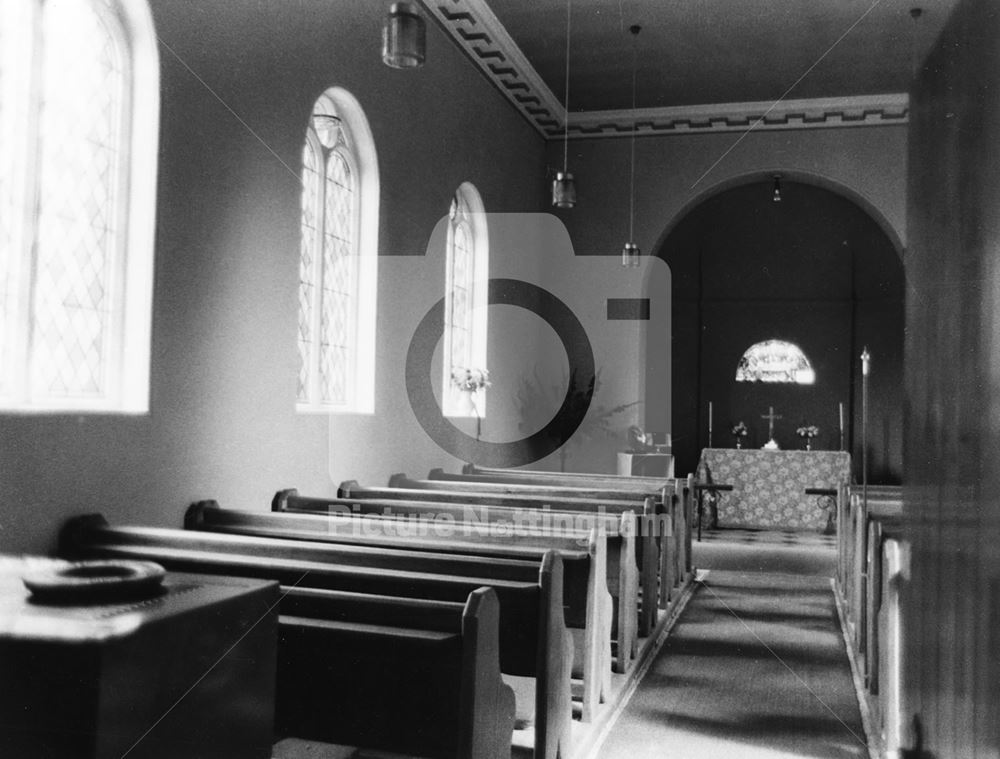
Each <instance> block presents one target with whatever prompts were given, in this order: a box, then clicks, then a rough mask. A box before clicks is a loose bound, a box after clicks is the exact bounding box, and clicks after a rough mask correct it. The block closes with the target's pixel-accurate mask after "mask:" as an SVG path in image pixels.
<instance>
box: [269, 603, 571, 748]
mask: <svg viewBox="0 0 1000 759" xmlns="http://www.w3.org/2000/svg"><path fill="white" fill-rule="evenodd" d="M292 592H302V591H295V590H293V591H292ZM312 592H313V593H316V594H330V593H331V591H312ZM287 600H288V599H287V598H286V601H287ZM396 600H397V599H388V600H387V599H385V598H384V597H382V598H380V599H379V600H378V602H376V603H375V604H364V603H359V602H358V601H352V602H349V603H347V604H344V603H339V602H338V601H339V599H337V598H336V597H335V596H334V597H330V598H320V597H315V596H314V597H310V598H308V601H309V603H308V605H307V609H300V608H291V609H289V610H288V612H287V613H286V612H285V610H284V609H283V610H282V614H281V615H280V617H279V623H278V624H279V628H278V635H279V639H278V641H279V642H278V671H277V684H276V687H277V692H276V709H275V711H276V714H275V720H276V724H277V725H278V726H279V729H280V731H281V733H280V736H281V737H284V736H288V735H291V736H295V737H299V738H306V739H311V740H320V741H325V742H330V743H337V744H345V745H350V746H360V747H364V748H372V749H378V750H384V751H396V752H406V753H408V754H410V753H413V754H418V755H421V756H430V757H454V756H459V757H466V758H467V759H478V758H479V757H493V758H494V759H501V757H503V759H509V757H510V751H511V735H512V732H513V728H514V709H515V707H514V692H513V690H512V689H511V688H510V687H509V686H508V685H506V684H504V682H503V680H502V679H501V677H500V666H499V639H498V630H499V617H500V606H499V603H498V601H497V597H496V594H495V592H494V591H493V590H491V589H490V588H480V589H478V590H475V591H473V592H472V593H471V594H470V596H469V599H468V601H466V603H465V604H464V605H463V604H452V603H447V602H427V601H424V602H419V603H418V604H417V605H418V606H419V605H422V608H421V609H420V612H421V613H420V614H419V617H420V622H419V623H417V622H416V620H414V621H411V622H409V621H407V620H405V618H403V615H402V614H400V613H399V611H400V610H405V611H414V604H412V603H411V604H410V605H408V606H403V607H397V608H396V609H394V608H393V603H394V602H395V601H396ZM284 605H287V606H293V607H294V606H295V605H294V604H283V606H284ZM298 605H299V606H303V605H304V604H298ZM351 606H353V607H356V608H355V609H353V610H352V609H351V608H350V607H351ZM324 607H329V608H324ZM306 611H308V613H305V612H306ZM351 612H353V613H351ZM365 612H369V613H367V614H366V613H365ZM392 617H395V618H394V619H393V618H392ZM428 693H433V694H434V697H433V698H428V697H427V694H428ZM552 755H553V756H555V754H552Z"/></svg>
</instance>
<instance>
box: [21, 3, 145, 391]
mask: <svg viewBox="0 0 1000 759" xmlns="http://www.w3.org/2000/svg"><path fill="white" fill-rule="evenodd" d="M108 23H109V21H108V20H107V19H105V18H102V17H101V16H99V15H98V14H97V13H96V12H95V10H94V9H93V8H92V7H91V5H90V4H89V3H86V2H83V1H82V0H65V2H61V3H49V4H47V5H46V6H45V11H44V16H43V36H44V39H45V52H44V58H43V69H42V70H43V74H42V76H43V92H44V98H43V100H42V104H41V117H40V142H41V146H40V149H41V172H40V188H39V207H40V217H39V225H38V240H37V260H36V280H35V289H34V331H33V335H32V344H33V366H32V388H33V390H34V393H35V395H36V397H99V396H101V395H102V394H103V393H104V392H105V391H106V390H107V381H108V371H109V367H108V356H109V352H110V349H111V347H112V346H111V345H109V341H110V337H111V336H110V334H109V332H110V328H111V327H112V326H113V325H112V324H111V321H110V316H111V309H112V308H113V307H114V305H115V304H113V303H112V302H111V299H110V295H111V292H112V287H113V285H114V280H115V278H117V277H120V276H121V272H120V271H119V270H118V267H119V265H120V260H119V255H118V241H119V233H120V230H119V229H118V227H117V224H118V221H119V220H118V218H117V213H116V212H117V199H118V195H119V192H120V190H121V188H120V181H119V174H120V171H119V160H120V158H121V156H120V153H119V146H120V145H121V144H122V106H123V101H124V97H125V91H124V88H125V78H124V71H123V66H122V60H121V57H120V55H119V51H118V45H117V36H116V33H115V31H113V30H112V29H111V28H109V26H108Z"/></svg>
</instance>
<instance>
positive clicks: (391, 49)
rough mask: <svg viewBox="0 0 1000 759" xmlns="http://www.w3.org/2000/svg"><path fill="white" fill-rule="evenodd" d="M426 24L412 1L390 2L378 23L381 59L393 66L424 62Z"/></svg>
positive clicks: (403, 67) (425, 56) (401, 67)
mask: <svg viewBox="0 0 1000 759" xmlns="http://www.w3.org/2000/svg"><path fill="white" fill-rule="evenodd" d="M426 58H427V26H426V24H425V23H424V19H423V17H422V16H421V15H420V13H418V12H417V8H416V6H415V5H414V4H413V3H393V4H392V5H390V6H389V12H388V13H387V14H386V17H385V22H384V23H383V24H382V62H383V63H385V65H386V66H391V67H392V68H394V69H410V68H416V67H418V66H423V65H424V60H425V59H426Z"/></svg>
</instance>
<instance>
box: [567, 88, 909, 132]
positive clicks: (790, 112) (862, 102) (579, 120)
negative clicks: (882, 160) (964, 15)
mask: <svg viewBox="0 0 1000 759" xmlns="http://www.w3.org/2000/svg"><path fill="white" fill-rule="evenodd" d="M908 115H909V96H908V95H906V94H905V93H902V94H890V95H859V96H854V97H845V98H812V99H808V100H783V101H780V102H777V103H772V102H762V103H719V104H715V105H689V106H678V107H672V108H638V109H636V110H634V111H633V110H620V111H586V112H581V113H571V114H570V116H569V136H570V138H573V137H620V136H624V135H630V134H631V133H632V128H633V125H634V126H635V131H636V134H638V135H650V134H692V133H702V132H745V131H747V130H753V131H758V130H773V129H817V128H827V129H829V128H832V127H854V126H879V125H884V124H905V123H906V122H907V118H908ZM558 134H561V133H560V132H555V133H550V134H548V135H547V136H548V137H556V136H558Z"/></svg>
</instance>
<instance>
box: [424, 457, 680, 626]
mask: <svg viewBox="0 0 1000 759" xmlns="http://www.w3.org/2000/svg"><path fill="white" fill-rule="evenodd" d="M441 472H443V470H441V469H433V470H431V472H430V473H429V474H428V479H432V480H433V479H445V477H443V476H442V475H441ZM462 475H463V476H466V475H474V476H475V480H476V481H479V482H496V483H509V484H527V485H542V486H546V485H551V486H556V487H559V486H565V487H592V488H613V489H616V490H623V491H626V492H631V493H643V494H646V493H650V492H659V493H660V500H661V502H662V503H663V504H665V505H666V508H665V511H666V513H665V514H664V515H663V517H662V519H663V520H664V524H666V525H669V527H667V528H666V529H661V530H660V531H659V535H660V536H661V539H662V536H664V535H667V536H670V537H674V538H675V540H672V541H671V544H672V551H671V552H670V553H671V554H672V555H671V556H670V557H669V559H668V561H667V562H664V564H663V565H662V566H661V571H662V570H663V569H664V568H668V566H669V565H672V567H669V570H670V571H669V574H670V580H671V582H661V583H660V606H661V608H663V607H665V606H666V604H667V601H668V600H669V599H670V597H671V594H672V593H673V592H674V591H675V590H677V589H679V586H680V584H681V583H682V582H683V580H684V579H686V578H687V576H688V573H689V572H690V568H689V567H688V560H687V556H688V555H689V554H690V546H688V545H687V537H686V535H687V533H686V528H687V525H688V524H689V522H690V520H689V519H688V517H687V514H686V511H685V506H686V505H687V504H686V503H685V502H684V500H683V499H684V496H685V490H684V488H685V487H686V486H687V482H686V481H684V480H682V481H680V482H677V481H675V480H674V479H673V478H670V477H640V476H635V475H622V474H596V473H593V472H552V471H541V470H533V469H508V468H500V467H484V466H478V465H476V464H471V463H470V464H466V465H464V466H463V467H462ZM687 492H690V489H688V491H687ZM671 501H673V503H674V504H675V506H674V507H673V508H671V507H670V505H669V504H670V502H671ZM671 530H673V532H671Z"/></svg>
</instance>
